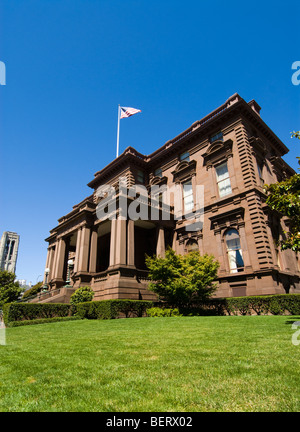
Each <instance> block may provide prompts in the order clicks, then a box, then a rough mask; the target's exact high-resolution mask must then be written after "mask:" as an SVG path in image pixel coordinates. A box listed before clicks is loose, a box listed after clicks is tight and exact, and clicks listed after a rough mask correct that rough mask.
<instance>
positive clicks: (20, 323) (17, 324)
mask: <svg viewBox="0 0 300 432" xmlns="http://www.w3.org/2000/svg"><path fill="white" fill-rule="evenodd" d="M79 319H81V318H79V317H76V316H68V317H55V318H39V319H33V320H23V321H11V322H10V323H9V324H8V327H20V326H27V325H34V324H47V323H52V322H60V321H74V320H79Z"/></svg>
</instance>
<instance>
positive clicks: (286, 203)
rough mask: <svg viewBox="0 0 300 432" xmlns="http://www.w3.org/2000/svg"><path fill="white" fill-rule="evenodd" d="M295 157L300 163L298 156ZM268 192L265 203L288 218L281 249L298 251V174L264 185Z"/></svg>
mask: <svg viewBox="0 0 300 432" xmlns="http://www.w3.org/2000/svg"><path fill="white" fill-rule="evenodd" d="M292 138H297V139H300V132H293V133H292ZM297 159H299V160H298V162H299V165H300V158H299V157H298V158H297ZM265 189H266V192H267V194H268V197H267V200H266V203H267V204H268V206H269V207H270V208H271V209H272V210H277V211H278V212H279V213H281V214H282V215H283V216H286V217H288V218H289V231H288V232H285V236H286V238H285V239H284V240H281V241H280V242H279V245H280V247H281V249H282V250H284V249H292V250H293V251H295V252H299V251H300V174H294V175H293V176H291V177H290V178H289V179H287V180H284V181H282V182H278V183H274V184H271V185H266V186H265Z"/></svg>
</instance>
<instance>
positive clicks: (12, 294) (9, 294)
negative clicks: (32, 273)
mask: <svg viewBox="0 0 300 432" xmlns="http://www.w3.org/2000/svg"><path fill="white" fill-rule="evenodd" d="M15 278H16V275H15V274H14V273H10V272H8V271H6V270H4V271H0V308H1V307H2V306H3V305H4V304H5V303H11V302H13V301H16V300H18V299H19V298H20V295H21V293H22V292H23V289H22V288H21V287H20V286H19V283H18V282H15Z"/></svg>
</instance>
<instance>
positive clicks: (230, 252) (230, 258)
mask: <svg viewBox="0 0 300 432" xmlns="http://www.w3.org/2000/svg"><path fill="white" fill-rule="evenodd" d="M230 231H232V232H235V233H236V234H237V236H238V245H237V246H235V247H233V248H230V247H229V245H228V242H229V241H230V239H228V238H226V237H227V235H228V234H229V232H230ZM224 240H225V246H226V253H227V262H228V264H229V271H230V273H239V272H242V271H244V270H245V261H244V257H243V250H242V246H241V237H240V233H239V231H238V230H237V229H236V228H229V229H227V230H226V231H225V233H224ZM231 241H232V240H231ZM238 254H239V255H238ZM234 255H235V256H234ZM239 259H241V261H242V263H240V264H239V263H238V260H239ZM232 263H235V264H236V265H235V266H233V265H232ZM241 264H242V265H241Z"/></svg>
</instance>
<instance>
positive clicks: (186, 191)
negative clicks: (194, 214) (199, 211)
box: [182, 181, 194, 213]
mask: <svg viewBox="0 0 300 432" xmlns="http://www.w3.org/2000/svg"><path fill="white" fill-rule="evenodd" d="M182 186H183V203H184V212H185V213H187V212H190V211H193V208H194V197H193V186H192V182H191V181H188V182H185V183H183V184H182Z"/></svg>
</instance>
